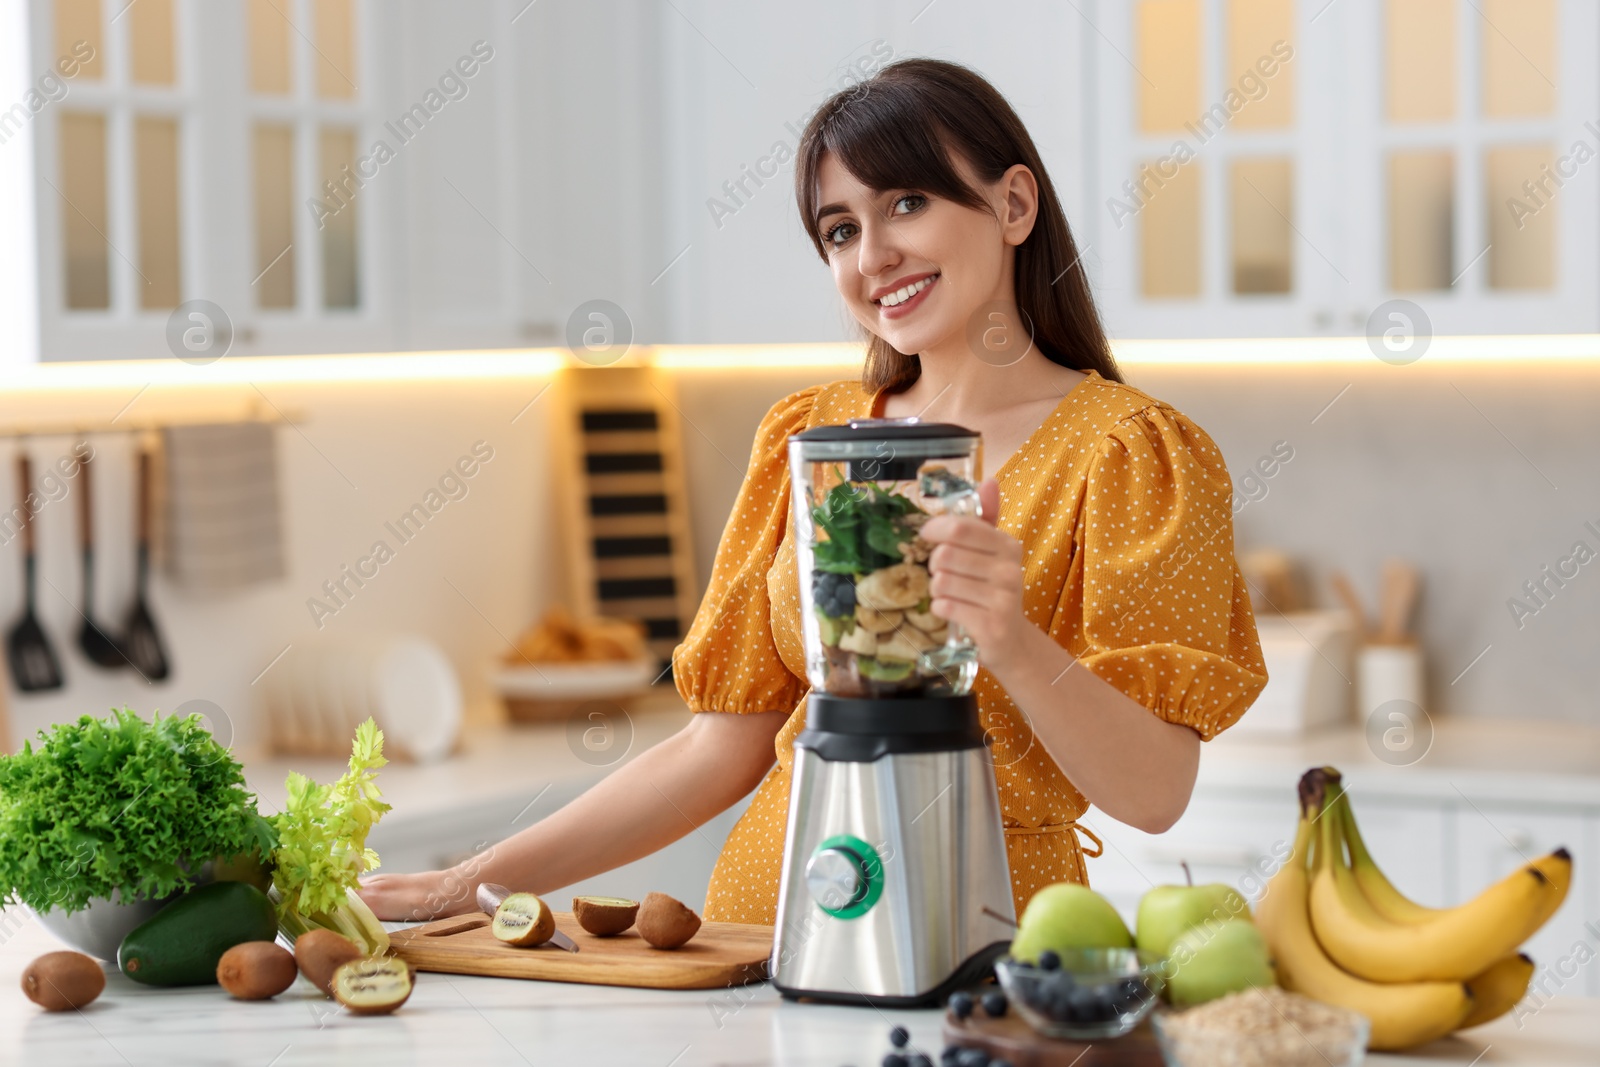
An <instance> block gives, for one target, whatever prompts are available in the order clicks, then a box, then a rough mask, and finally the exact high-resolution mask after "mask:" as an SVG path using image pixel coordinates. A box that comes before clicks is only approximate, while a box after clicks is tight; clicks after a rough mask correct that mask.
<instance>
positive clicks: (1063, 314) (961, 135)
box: [794, 59, 1122, 392]
mask: <svg viewBox="0 0 1600 1067" xmlns="http://www.w3.org/2000/svg"><path fill="white" fill-rule="evenodd" d="M952 150H953V151H955V152H958V153H959V154H960V155H961V157H962V158H963V159H965V160H966V161H967V162H968V163H969V164H970V165H971V166H972V168H973V170H974V171H975V172H976V173H977V175H978V177H979V178H981V179H982V180H984V181H986V182H993V181H997V180H999V178H1000V177H1001V176H1002V175H1003V174H1005V172H1006V170H1007V169H1008V168H1010V167H1012V166H1014V165H1015V164H1018V163H1021V164H1023V165H1024V166H1026V167H1027V168H1028V169H1029V170H1030V171H1032V172H1033V177H1034V180H1035V181H1036V182H1038V185H1039V213H1038V218H1037V220H1036V221H1035V223H1034V227H1033V231H1032V232H1031V233H1029V234H1028V237H1027V239H1026V240H1025V241H1023V242H1022V244H1020V245H1018V246H1017V251H1016V269H1015V274H1014V277H1015V279H1016V294H1015V295H1016V301H1017V307H1018V309H1019V310H1020V311H1021V312H1022V315H1023V319H1024V321H1025V322H1027V323H1029V325H1030V329H1031V330H1032V333H1033V339H1034V343H1035V344H1036V345H1038V347H1039V351H1040V352H1041V353H1043V354H1044V356H1045V357H1046V358H1047V359H1049V360H1050V361H1051V362H1053V363H1059V364H1060V365H1061V366H1063V367H1071V368H1072V369H1074V370H1081V371H1087V370H1090V369H1093V370H1095V371H1098V372H1099V373H1100V375H1101V377H1104V378H1107V379H1110V380H1111V381H1117V382H1120V381H1122V372H1121V371H1119V370H1118V369H1117V364H1116V361H1115V360H1114V359H1113V358H1112V356H1111V346H1110V344H1109V343H1108V342H1107V340H1106V335H1105V330H1104V329H1103V328H1102V326H1101V325H1100V315H1099V313H1098V312H1097V311H1096V310H1095V306H1094V296H1093V295H1092V294H1091V293H1090V292H1089V283H1088V280H1087V279H1086V278H1085V277H1084V273H1083V267H1082V265H1081V264H1080V263H1079V262H1078V250H1077V245H1076V244H1075V243H1074V242H1073V240H1072V231H1071V230H1070V229H1068V227H1067V216H1066V213H1065V212H1063V211H1062V209H1061V201H1060V200H1059V199H1057V197H1056V191H1055V187H1054V186H1053V185H1051V184H1050V177H1049V175H1047V174H1046V173H1045V169H1044V163H1043V161H1041V160H1040V158H1039V150H1038V149H1037V148H1035V147H1034V144H1033V138H1031V137H1029V136H1028V131H1027V129H1026V128H1025V127H1024V126H1023V125H1022V120H1021V119H1019V118H1018V117H1017V113H1016V112H1015V111H1013V110H1012V108H1011V105H1010V104H1008V103H1006V99H1005V97H1003V96H1001V95H1000V93H999V92H998V91H997V90H996V89H995V87H994V86H992V85H990V84H989V83H988V82H987V81H985V80H984V78H983V77H982V76H981V75H979V74H977V73H976V72H974V71H971V70H968V69H967V68H966V67H963V66H960V65H959V64H956V63H948V62H945V61H943V60H938V59H905V60H901V61H900V62H898V63H891V64H890V65H889V66H887V67H884V68H883V69H882V70H880V71H878V72H877V73H876V74H875V75H873V76H872V77H871V78H869V79H867V80H866V81H864V82H862V83H860V84H859V85H853V86H850V87H849V88H846V89H842V90H840V91H839V92H837V93H835V94H834V95H833V96H831V97H829V98H828V99H827V100H826V101H824V102H823V104H822V106H821V107H819V108H818V109H817V111H816V113H815V114H814V115H812V116H811V121H810V122H808V123H807V124H806V128H805V132H804V133H803V134H802V135H801V138H800V146H799V149H798V152H797V158H798V162H797V165H796V166H795V172H794V181H795V198H796V199H797V200H798V201H799V204H800V219H801V223H802V225H804V226H805V228H806V232H807V233H809V234H810V235H811V243H812V244H813V245H814V246H815V247H816V249H817V255H819V256H821V257H822V260H823V262H827V260H828V251H827V249H826V248H825V247H824V245H823V239H822V234H821V233H820V232H819V230H818V227H817V209H818V207H819V206H820V205H819V204H818V203H817V189H816V185H817V171H818V170H819V169H820V167H821V165H822V157H823V155H824V154H825V153H828V152H832V153H833V154H834V156H835V157H836V158H838V160H839V162H840V163H841V164H842V165H843V166H844V168H845V169H846V170H848V171H849V172H850V173H851V174H853V175H854V176H855V177H856V178H857V180H859V181H861V182H862V183H863V184H865V185H866V186H867V187H868V188H870V189H875V190H886V189H907V190H916V191H917V192H921V193H927V194H931V195H933V196H938V197H942V198H944V199H946V200H951V201H954V202H956V203H958V204H962V205H965V206H967V207H971V208H977V209H981V210H988V209H989V205H988V202H987V201H986V200H985V199H984V198H983V196H982V195H981V194H980V193H979V191H978V190H976V189H974V188H972V187H971V186H969V185H967V184H966V182H965V181H963V180H962V178H961V176H960V174H958V173H957V172H956V170H955V168H954V166H953V165H952V164H951V160H950V152H951V151H952ZM920 373H921V365H920V362H919V360H918V358H917V356H916V355H915V354H907V353H905V352H901V351H899V350H897V349H896V348H895V347H894V346H893V345H891V344H889V342H888V341H885V340H884V339H883V338H881V337H879V336H877V335H876V334H872V333H870V332H869V340H868V342H867V358H866V363H865V365H864V366H863V367H862V370H861V384H862V387H863V388H864V389H866V390H867V391H869V392H876V391H877V390H879V389H885V388H887V389H889V390H891V391H894V390H898V389H903V388H905V387H906V386H908V385H910V384H911V383H912V382H914V381H916V379H917V376H918V375H919V374H920Z"/></svg>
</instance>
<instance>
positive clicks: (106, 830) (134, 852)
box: [0, 708, 274, 913]
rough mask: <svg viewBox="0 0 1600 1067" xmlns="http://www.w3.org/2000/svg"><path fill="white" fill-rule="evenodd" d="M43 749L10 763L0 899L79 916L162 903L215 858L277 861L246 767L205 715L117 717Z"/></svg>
mask: <svg viewBox="0 0 1600 1067" xmlns="http://www.w3.org/2000/svg"><path fill="white" fill-rule="evenodd" d="M39 741H40V744H39V747H38V748H37V749H36V748H34V746H33V743H32V742H31V741H30V742H28V743H27V744H24V745H23V747H22V751H21V752H18V753H15V754H13V755H9V756H0V901H5V902H21V903H23V904H26V905H28V906H29V907H30V908H33V909H34V910H36V911H46V910H49V909H50V908H59V909H60V910H61V911H63V912H69V913H70V912H74V911H79V910H81V909H83V908H84V907H87V906H88V904H89V902H90V901H91V900H94V899H96V898H102V897H110V896H111V895H112V894H113V893H117V894H119V895H120V896H121V898H122V899H124V900H128V899H135V898H160V897H165V896H169V895H171V894H172V893H175V892H177V891H179V890H182V889H187V888H189V887H190V886H191V885H193V884H194V883H195V874H197V873H198V871H199V867H200V865H201V864H203V863H205V862H206V861H208V860H213V859H217V858H220V857H233V856H237V855H240V854H245V853H254V854H255V855H256V856H258V857H265V856H267V855H269V854H270V853H271V851H272V848H273V844H274V836H273V831H272V827H271V826H270V825H269V824H268V823H267V822H266V821H265V820H264V819H262V818H261V816H260V815H258V814H257V813H256V809H255V801H254V797H253V796H252V795H251V794H250V793H249V792H248V791H247V790H246V789H245V787H244V772H243V769H242V768H241V767H240V766H239V764H238V763H237V762H236V761H235V760H234V759H233V757H232V756H231V755H230V754H229V752H228V750H227V749H226V748H224V747H222V746H221V745H220V744H218V743H217V741H216V740H215V739H214V738H213V737H212V736H211V734H210V733H209V732H208V731H207V730H206V727H205V724H204V720H202V719H201V717H200V716H198V715H189V716H186V717H184V718H178V717H175V716H171V715H168V716H165V717H163V716H162V715H161V713H160V712H156V713H155V715H154V716H153V717H152V718H151V720H150V721H148V722H147V721H145V720H144V719H141V718H140V717H139V716H138V715H137V714H135V713H134V712H133V711H131V710H129V709H128V708H122V709H120V710H117V709H114V710H113V711H112V713H111V714H110V715H109V716H107V717H106V718H103V719H96V718H94V717H92V716H89V715H85V716H83V717H82V718H80V719H79V720H78V721H77V722H72V723H60V724H57V725H56V726H54V727H52V728H51V730H50V731H49V733H46V732H44V731H40V733H39Z"/></svg>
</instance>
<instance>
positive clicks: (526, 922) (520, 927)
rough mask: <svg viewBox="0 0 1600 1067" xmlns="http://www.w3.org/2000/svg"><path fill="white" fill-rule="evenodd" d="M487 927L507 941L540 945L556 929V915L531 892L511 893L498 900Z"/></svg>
mask: <svg viewBox="0 0 1600 1067" xmlns="http://www.w3.org/2000/svg"><path fill="white" fill-rule="evenodd" d="M490 929H491V931H492V932H493V933H494V936H495V937H497V938H499V939H500V940H501V941H504V942H505V943H506V944H508V945H521V946H529V945H542V944H544V943H545V942H546V941H548V940H550V935H551V934H553V933H555V932H556V917H555V913H554V912H552V911H551V910H550V908H549V906H548V905H547V904H545V902H544V901H542V900H540V899H539V898H538V897H537V896H535V895H534V894H532V893H512V894H511V895H510V896H509V897H506V899H504V900H502V901H501V902H500V907H499V908H498V909H497V910H496V911H495V913H494V923H493V924H492V925H491V927H490Z"/></svg>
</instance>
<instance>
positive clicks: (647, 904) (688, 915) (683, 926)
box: [639, 893, 700, 948]
mask: <svg viewBox="0 0 1600 1067" xmlns="http://www.w3.org/2000/svg"><path fill="white" fill-rule="evenodd" d="M699 929H700V916H698V915H696V914H695V913H694V910H693V909H692V908H690V907H688V906H687V905H685V904H684V903H682V902H681V901H677V900H674V899H672V898H671V897H669V896H667V895H666V894H665V893H650V894H648V895H647V896H646V897H645V898H644V903H643V904H641V905H639V936H640V937H642V938H644V939H645V940H646V941H647V942H649V943H650V944H651V945H652V946H653V947H655V948H677V947H678V946H679V945H682V944H684V943H686V942H687V941H688V940H689V939H690V938H691V937H693V936H694V935H695V933H696V932H697V931H698V930H699Z"/></svg>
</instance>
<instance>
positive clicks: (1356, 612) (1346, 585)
mask: <svg viewBox="0 0 1600 1067" xmlns="http://www.w3.org/2000/svg"><path fill="white" fill-rule="evenodd" d="M1328 583H1329V584H1330V585H1332V586H1333V592H1334V595H1335V596H1337V597H1338V598H1339V602H1340V603H1341V604H1343V605H1344V609H1345V610H1346V611H1348V612H1349V613H1350V619H1351V621H1352V622H1353V623H1354V624H1355V638H1356V644H1357V645H1361V644H1364V643H1365V642H1366V640H1367V616H1366V612H1365V611H1364V610H1362V607H1361V598H1360V597H1359V596H1357V595H1356V589H1355V586H1353V585H1351V584H1350V579H1349V578H1348V577H1346V576H1345V573H1344V571H1334V572H1333V573H1332V574H1330V575H1328Z"/></svg>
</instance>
